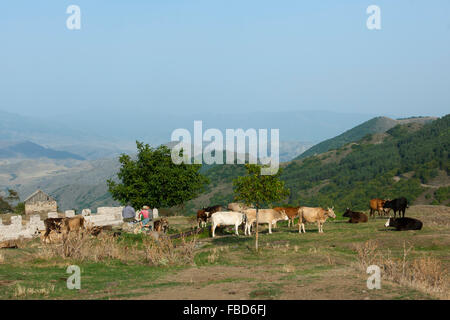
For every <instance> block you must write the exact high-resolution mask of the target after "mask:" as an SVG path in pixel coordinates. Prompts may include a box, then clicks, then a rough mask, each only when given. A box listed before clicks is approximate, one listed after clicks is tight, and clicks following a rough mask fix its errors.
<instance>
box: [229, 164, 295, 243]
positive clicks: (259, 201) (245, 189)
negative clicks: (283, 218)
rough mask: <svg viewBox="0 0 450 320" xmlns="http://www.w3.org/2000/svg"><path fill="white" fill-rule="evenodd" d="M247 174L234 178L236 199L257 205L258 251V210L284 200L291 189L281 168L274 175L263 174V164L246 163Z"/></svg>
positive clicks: (256, 240)
mask: <svg viewBox="0 0 450 320" xmlns="http://www.w3.org/2000/svg"><path fill="white" fill-rule="evenodd" d="M245 168H246V170H247V174H246V175H245V176H242V177H237V178H236V179H234V180H233V186H234V193H235V200H237V201H242V202H244V203H245V204H246V205H251V204H254V205H255V207H256V239H255V248H256V251H258V223H259V221H258V211H259V209H260V208H263V207H267V206H268V204H269V203H272V202H276V201H281V200H284V199H285V198H286V197H288V196H289V194H290V191H289V189H287V188H285V186H284V181H281V180H280V179H279V178H280V174H281V171H282V170H281V168H280V169H279V170H278V172H277V173H276V174H274V175H261V168H262V166H261V165H256V164H246V165H245Z"/></svg>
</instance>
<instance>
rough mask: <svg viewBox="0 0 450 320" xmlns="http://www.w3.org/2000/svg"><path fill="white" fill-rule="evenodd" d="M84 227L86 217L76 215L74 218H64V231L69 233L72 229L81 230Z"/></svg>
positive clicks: (62, 227)
mask: <svg viewBox="0 0 450 320" xmlns="http://www.w3.org/2000/svg"><path fill="white" fill-rule="evenodd" d="M81 229H84V217H83V216H75V217H72V218H64V219H63V221H62V225H61V230H62V231H63V233H65V234H67V233H69V232H70V231H79V230H81Z"/></svg>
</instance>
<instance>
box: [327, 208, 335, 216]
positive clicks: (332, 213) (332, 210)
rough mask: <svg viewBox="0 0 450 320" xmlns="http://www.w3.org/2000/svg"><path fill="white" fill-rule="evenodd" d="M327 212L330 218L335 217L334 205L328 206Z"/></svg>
mask: <svg viewBox="0 0 450 320" xmlns="http://www.w3.org/2000/svg"><path fill="white" fill-rule="evenodd" d="M327 213H328V216H329V217H330V218H336V215H335V214H334V207H331V208H328V210H327Z"/></svg>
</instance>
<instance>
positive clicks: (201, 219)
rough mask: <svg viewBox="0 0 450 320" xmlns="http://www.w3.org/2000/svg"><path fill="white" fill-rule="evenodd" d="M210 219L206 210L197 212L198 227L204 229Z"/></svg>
mask: <svg viewBox="0 0 450 320" xmlns="http://www.w3.org/2000/svg"><path fill="white" fill-rule="evenodd" d="M208 218H209V212H207V211H206V210H205V209H200V210H198V211H197V227H198V228H200V225H201V226H202V227H206V222H207V221H208Z"/></svg>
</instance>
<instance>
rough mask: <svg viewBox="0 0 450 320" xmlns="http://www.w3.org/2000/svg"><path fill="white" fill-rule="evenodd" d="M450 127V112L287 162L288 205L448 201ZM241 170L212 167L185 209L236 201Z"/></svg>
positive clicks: (363, 206) (359, 205) (284, 175)
mask: <svg viewBox="0 0 450 320" xmlns="http://www.w3.org/2000/svg"><path fill="white" fill-rule="evenodd" d="M396 123H397V122H396ZM449 128H450V115H447V116H445V117H442V118H441V119H438V120H435V121H433V122H430V121H400V122H399V123H397V125H396V126H394V127H392V128H391V129H389V130H387V131H386V132H385V133H378V134H365V135H364V138H362V139H360V140H358V141H357V142H351V143H348V144H344V145H343V146H341V147H340V148H338V149H335V150H330V151H328V152H325V153H321V154H319V155H315V156H310V157H308V158H304V159H298V160H293V161H291V162H288V163H284V164H283V167H284V171H283V173H282V176H281V179H282V180H284V181H285V182H286V185H287V187H288V188H290V189H291V195H290V198H289V200H288V201H287V203H288V204H290V205H298V204H300V205H307V206H332V205H334V206H335V207H336V209H337V210H338V212H339V211H342V210H344V209H345V207H351V208H353V209H356V210H366V209H367V203H368V201H369V200H370V199H371V198H374V197H385V198H395V197H398V196H406V197H407V198H408V200H409V201H410V202H414V201H415V200H416V199H418V198H419V197H420V196H422V195H423V194H424V193H427V194H428V195H429V198H428V201H427V202H426V203H434V204H442V203H444V204H447V203H448V202H449V201H450V200H449V190H448V189H449V187H448V186H449V185H450V179H449V172H450V163H449V161H448V157H449V154H448V150H449V149H450V148H449V147H450V129H449ZM243 173H244V168H243V166H242V165H224V166H215V167H211V168H210V169H209V170H207V171H206V172H205V175H206V176H208V177H209V178H210V179H211V181H212V183H211V184H210V186H209V187H208V190H207V191H206V192H205V194H203V195H201V196H200V197H199V198H198V199H195V200H193V201H191V202H190V203H189V205H188V206H187V207H188V208H195V207H199V206H203V205H212V204H218V203H222V204H225V203H227V202H229V201H232V199H233V193H232V180H233V178H235V177H236V176H238V175H241V174H243ZM437 180H439V181H440V183H439V184H434V185H431V187H430V183H432V182H436V181H437ZM430 188H432V189H430ZM430 190H431V191H430ZM422 200H423V199H422ZM422 200H421V203H424V202H423V201H422Z"/></svg>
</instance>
